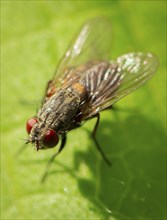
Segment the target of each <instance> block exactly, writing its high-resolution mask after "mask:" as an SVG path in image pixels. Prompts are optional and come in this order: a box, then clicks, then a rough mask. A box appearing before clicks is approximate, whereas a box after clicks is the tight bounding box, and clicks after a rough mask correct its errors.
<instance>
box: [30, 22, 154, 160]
mask: <svg viewBox="0 0 167 220" xmlns="http://www.w3.org/2000/svg"><path fill="white" fill-rule="evenodd" d="M111 42H112V40H111V24H110V22H109V21H108V20H107V19H105V18H95V19H92V20H89V21H88V22H87V23H85V24H84V26H83V27H82V29H81V30H80V32H79V34H78V35H77V37H76V38H74V40H73V41H72V43H71V45H70V46H69V48H68V49H67V51H66V53H65V55H64V56H63V58H62V60H61V61H60V63H59V65H58V68H57V70H56V73H55V74H54V77H53V78H52V80H50V81H49V82H48V84H47V88H46V92H45V96H44V99H43V101H42V104H41V108H40V109H39V111H38V113H37V115H36V117H33V118H31V119H29V120H28V121H27V124H26V128H27V132H28V134H29V139H28V140H27V142H26V143H32V144H34V145H35V147H36V149H37V151H38V150H43V149H49V148H53V147H55V146H56V145H57V144H58V143H59V141H60V142H61V144H60V147H59V149H58V151H57V152H56V154H54V155H53V157H52V158H51V160H50V162H51V161H53V159H54V158H55V157H56V156H57V155H58V154H59V153H60V152H61V151H62V150H63V148H64V146H65V143H66V134H67V132H68V131H70V130H72V129H75V128H77V127H79V126H80V125H81V123H82V122H83V121H87V120H89V119H91V118H96V119H97V121H96V124H95V126H94V130H93V132H92V137H93V139H94V141H95V144H96V147H97V149H98V150H99V152H100V153H101V155H102V157H103V158H104V160H105V161H106V162H107V163H108V164H110V161H109V160H108V159H107V157H106V156H105V154H104V152H103V150H102V148H101V147H100V145H99V143H98V141H97V139H96V131H97V128H98V124H99V120H100V112H101V111H102V110H104V109H107V108H109V107H111V106H112V105H113V104H114V103H115V102H117V101H118V100H120V99H121V98H123V97H124V96H126V95H127V94H129V93H131V92H132V91H133V90H135V89H137V88H138V87H140V86H141V85H143V84H144V83H145V82H146V81H147V80H149V79H150V77H152V75H153V74H154V73H155V71H156V70H157V68H158V59H157V57H156V56H155V55H153V54H151V53H142V52H131V53H127V54H125V55H122V56H120V57H118V58H117V59H115V60H110V59H109V57H110V52H111ZM60 139H61V140H60Z"/></svg>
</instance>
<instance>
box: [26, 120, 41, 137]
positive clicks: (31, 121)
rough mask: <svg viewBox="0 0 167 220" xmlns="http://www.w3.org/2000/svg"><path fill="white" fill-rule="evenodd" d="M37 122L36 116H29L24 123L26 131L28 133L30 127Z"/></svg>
mask: <svg viewBox="0 0 167 220" xmlns="http://www.w3.org/2000/svg"><path fill="white" fill-rule="evenodd" d="M37 122H38V120H37V119H36V118H30V119H29V120H28V121H27V124H26V130H27V133H28V134H30V132H31V129H32V127H33V126H34V125H35V124H36V123H37Z"/></svg>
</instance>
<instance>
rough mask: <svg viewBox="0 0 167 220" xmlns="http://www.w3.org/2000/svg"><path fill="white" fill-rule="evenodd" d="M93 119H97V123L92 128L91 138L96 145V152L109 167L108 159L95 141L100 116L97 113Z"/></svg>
mask: <svg viewBox="0 0 167 220" xmlns="http://www.w3.org/2000/svg"><path fill="white" fill-rule="evenodd" d="M94 117H96V118H97V121H96V124H95V126H94V129H93V132H92V137H93V140H94V142H95V144H96V147H97V150H98V151H99V152H100V154H101V156H102V157H103V159H104V161H105V162H106V163H107V164H108V165H109V166H110V165H111V162H110V161H109V159H108V158H107V157H106V156H105V154H104V152H103V150H102V148H101V147H100V145H99V143H98V141H97V139H96V132H97V129H98V125H99V121H100V114H99V113H98V114H97V115H95V116H94Z"/></svg>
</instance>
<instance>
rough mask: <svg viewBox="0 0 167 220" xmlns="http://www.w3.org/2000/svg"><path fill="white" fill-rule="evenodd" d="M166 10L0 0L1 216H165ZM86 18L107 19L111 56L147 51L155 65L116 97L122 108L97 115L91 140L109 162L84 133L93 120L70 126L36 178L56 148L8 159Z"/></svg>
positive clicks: (111, 219) (141, 219) (139, 219)
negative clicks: (130, 91)
mask: <svg viewBox="0 0 167 220" xmlns="http://www.w3.org/2000/svg"><path fill="white" fill-rule="evenodd" d="M165 7H166V2H165V1H118V0H117V1H116V0H115V1H2V0H1V92H2V93H1V107H2V109H1V132H2V133H1V219H58V218H59V219H108V220H115V219H118V220H120V219H121V220H128V219H133V220H149V219H150V220H154V219H156V220H161V219H164V220H165V219H166V215H165V210H166V207H165V193H166V191H165V187H166V182H165V181H166V172H165V169H166V168H165V158H166V148H165V111H166V107H165V103H166V99H165V90H166V73H165V72H166V24H165V19H166V9H165ZM95 16H107V17H108V18H109V19H110V20H111V22H112V27H113V36H112V41H113V47H112V48H111V50H112V51H111V54H112V57H111V58H115V57H117V56H119V55H122V54H123V53H128V52H130V51H144V52H153V53H155V54H157V55H158V57H159V60H160V67H159V69H158V72H157V73H156V74H155V76H154V77H153V78H152V79H151V80H150V81H149V82H148V83H147V84H146V85H144V86H143V87H142V88H140V89H139V90H137V91H135V92H134V93H133V94H130V95H129V96H127V97H126V98H124V99H123V100H121V101H119V103H117V104H116V105H117V106H118V107H119V108H120V109H125V111H117V112H115V111H114V112H112V111H110V110H108V111H104V112H103V113H102V114H101V123H100V126H99V130H98V134H97V137H98V140H99V142H100V143H101V145H102V146H103V149H104V151H105V153H106V154H107V155H108V157H109V158H110V160H111V161H112V164H113V165H112V167H108V166H107V165H106V164H105V162H104V161H103V160H102V158H101V156H100V155H99V153H98V152H97V150H96V148H95V146H94V143H93V140H92V139H91V138H90V132H91V130H92V128H93V126H94V122H95V121H94V119H92V120H91V121H89V122H87V123H86V124H85V125H84V126H83V127H81V128H80V129H77V130H74V131H72V132H70V133H69V135H68V141H67V146H66V149H65V150H64V151H63V152H62V153H61V155H60V156H59V157H58V158H57V159H56V160H55V162H54V163H53V164H52V167H51V169H50V174H49V175H48V178H47V180H46V182H45V183H44V184H41V183H40V178H41V176H42V174H43V172H44V169H45V166H46V163H47V161H48V159H49V158H50V157H51V155H52V154H53V153H54V152H55V150H56V149H52V150H48V151H43V152H38V153H37V152H36V151H35V150H34V149H33V147H32V146H31V145H30V146H28V147H27V149H26V150H25V151H24V153H22V154H21V155H20V156H19V157H16V155H15V154H16V152H17V151H18V149H19V148H20V147H21V146H22V145H23V143H24V141H23V140H21V139H20V138H26V137H27V135H26V132H25V122H26V120H27V119H28V118H29V117H32V116H33V115H34V114H35V112H36V109H37V108H38V106H39V103H40V100H41V98H42V95H43V92H44V88H45V86H46V82H47V81H48V80H49V79H50V78H51V77H52V75H53V72H54V69H55V67H56V64H57V63H58V61H59V59H60V57H61V56H62V55H63V53H64V52H65V49H66V48H67V45H68V43H69V42H70V40H71V38H72V37H73V35H74V34H75V33H76V31H77V30H78V29H79V28H80V26H81V25H82V24H83V23H84V22H85V21H86V20H88V19H89V18H92V17H95ZM104 31H105V30H104Z"/></svg>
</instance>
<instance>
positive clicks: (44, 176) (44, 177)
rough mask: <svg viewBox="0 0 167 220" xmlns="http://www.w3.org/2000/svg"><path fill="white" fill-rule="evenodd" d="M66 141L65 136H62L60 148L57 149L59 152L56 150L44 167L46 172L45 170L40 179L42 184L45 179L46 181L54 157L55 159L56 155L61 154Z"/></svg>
mask: <svg viewBox="0 0 167 220" xmlns="http://www.w3.org/2000/svg"><path fill="white" fill-rule="evenodd" d="M66 139H67V138H66V134H62V139H61V145H60V148H59V150H58V151H57V152H56V153H55V154H53V156H52V157H51V158H50V160H49V161H48V164H47V166H46V170H45V172H44V175H43V177H42V179H41V182H42V183H43V182H44V181H45V179H46V177H47V175H48V172H49V169H50V166H51V164H52V162H53V161H54V159H55V157H56V156H57V155H58V154H60V152H61V151H62V150H63V148H64V147H65V144H66Z"/></svg>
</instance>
